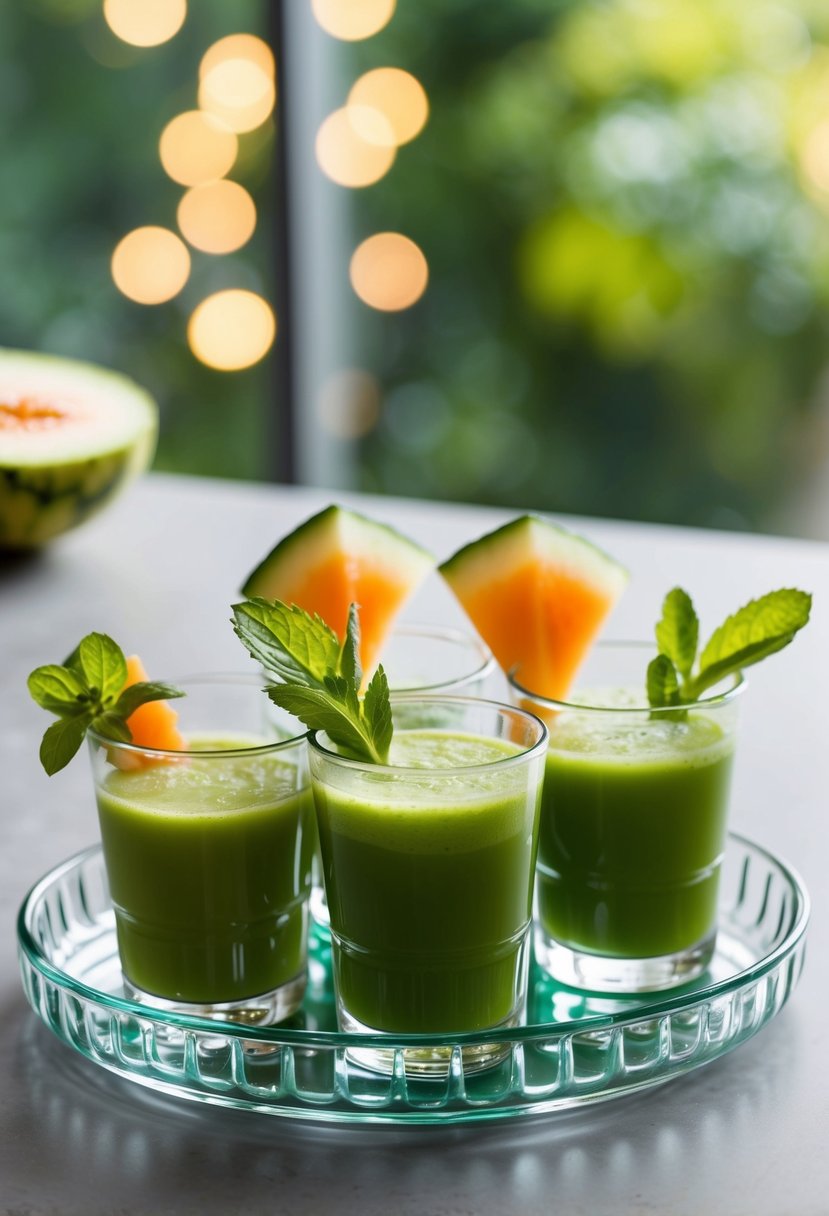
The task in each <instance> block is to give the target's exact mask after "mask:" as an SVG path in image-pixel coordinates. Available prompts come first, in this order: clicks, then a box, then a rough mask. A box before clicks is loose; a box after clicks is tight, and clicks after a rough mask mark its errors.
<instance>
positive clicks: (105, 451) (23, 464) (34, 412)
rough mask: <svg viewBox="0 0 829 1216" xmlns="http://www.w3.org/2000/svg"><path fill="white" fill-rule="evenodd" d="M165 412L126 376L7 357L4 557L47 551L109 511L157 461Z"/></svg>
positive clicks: (0, 513)
mask: <svg viewBox="0 0 829 1216" xmlns="http://www.w3.org/2000/svg"><path fill="white" fill-rule="evenodd" d="M157 434H158V408H157V406H156V403H155V401H154V400H153V399H152V397H151V396H150V395H149V394H148V393H147V392H145V391H144V390H143V389H142V388H140V387H139V386H138V385H137V384H135V383H134V382H133V381H132V380H129V379H128V378H127V377H126V376H122V375H119V374H118V373H116V372H112V371H108V370H106V369H104V368H101V367H97V366H95V365H93V364H90V363H83V362H80V361H78V360H74V359H61V358H58V357H56V356H52V355H41V354H35V353H31V352H28V351H9V350H0V548H6V549H28V548H35V547H37V546H40V545H43V544H45V543H46V542H48V541H50V540H52V539H53V538H54V537H55V536H57V535H59V534H60V533H61V532H65V531H66V530H67V529H68V528H73V527H75V526H77V525H78V524H80V523H83V522H84V520H86V519H88V518H89V517H90V516H92V515H94V514H96V513H97V512H98V511H100V510H101V508H102V507H104V506H106V504H107V503H108V502H110V501H111V500H112V499H113V498H114V497H115V496H116V494H118V493H119V492H120V491H121V490H122V489H124V487H125V486H126V485H128V484H129V482H130V481H132V479H133V478H134V477H135V476H137V474H138V473H140V472H142V471H143V470H144V469H145V468H146V467H147V465H148V464H149V462H150V460H151V459H152V455H153V452H154V451H155V444H156V437H157Z"/></svg>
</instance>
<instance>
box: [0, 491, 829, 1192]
mask: <svg viewBox="0 0 829 1216" xmlns="http://www.w3.org/2000/svg"><path fill="white" fill-rule="evenodd" d="M337 500H338V501H342V502H345V503H347V504H348V505H353V506H356V507H357V508H358V509H363V510H366V511H367V512H369V513H370V514H372V515H373V516H374V517H375V518H378V519H383V520H386V521H387V522H390V523H392V524H395V525H396V526H398V527H399V528H401V529H402V530H403V531H405V532H406V533H408V534H409V535H411V536H412V537H413V538H414V539H416V540H419V541H420V542H421V543H422V544H424V545H426V546H427V547H429V548H431V549H432V550H433V552H435V554H436V556H437V557H438V559H443V558H444V557H447V556H448V555H449V554H450V553H452V552H454V550H455V549H456V548H457V547H459V546H460V545H461V544H464V543H466V542H467V541H469V540H471V539H473V538H475V537H476V536H478V535H480V534H481V533H483V532H485V531H487V530H489V529H490V528H492V527H494V526H496V525H497V524H499V523H501V522H504V521H505V520H506V519H508V518H510V517H511V515H513V514H515V512H508V511H501V510H493V509H484V508H476V507H466V506H459V505H447V504H435V503H425V502H424V503H419V502H412V501H403V500H395V499H380V498H376V499H369V498H365V497H363V498H360V497H356V496H345V495H339V496H337ZM330 501H332V495H331V493H330V492H326V491H320V490H311V489H302V490H298V489H282V488H277V487H266V486H253V485H240V484H234V483H230V482H220V481H207V480H200V479H188V478H178V477H170V476H162V475H151V476H148V477H145V478H144V479H143V480H142V481H141V482H140V483H139V484H138V485H137V486H135V487H134V488H133V489H132V490H131V491H129V492H128V494H127V495H126V496H125V497H124V498H123V499H122V500H121V501H120V502H119V503H118V504H116V505H115V506H114V507H113V508H112V509H111V510H109V511H108V512H107V513H106V514H105V515H103V516H102V517H101V518H100V519H98V520H95V521H93V522H91V523H89V524H87V525H86V526H85V527H84V528H82V529H80V530H79V531H78V532H77V533H75V534H70V535H67V536H66V537H65V538H64V539H63V540H62V541H59V542H56V543H55V544H54V545H53V546H52V547H51V548H50V549H49V550H48V551H46V552H45V553H43V554H42V555H40V556H39V557H36V558H33V559H12V560H0V647H1V648H2V663H1V664H0V689H2V695H1V696H0V790H2V795H0V797H1V798H2V812H0V813H2V827H0V926H2V928H0V1214H3V1216H53V1214H60V1216H98V1214H105V1213H106V1214H109V1213H111V1214H112V1216H135V1214H138V1213H152V1214H156V1213H157V1214H159V1216H160V1214H165V1216H166V1214H169V1216H190V1214H193V1216H195V1214H197V1213H198V1214H199V1216H210V1214H212V1213H223V1214H226V1213H231V1212H233V1213H235V1212H239V1213H243V1214H244V1216H259V1214H260V1213H261V1214H264V1213H280V1214H283V1213H284V1214H286V1216H294V1214H296V1216H325V1214H326V1213H338V1214H342V1216H389V1214H399V1216H502V1214H509V1213H513V1212H514V1213H521V1214H522V1216H551V1214H552V1213H555V1216H581V1214H584V1216H605V1214H608V1216H610V1213H612V1214H613V1216H633V1214H636V1216H645V1214H646V1213H647V1214H650V1213H654V1214H659V1216H783V1214H789V1213H792V1214H793V1216H794V1214H796V1216H826V1213H827V1211H829V1153H827V1151H826V1128H827V1126H829V1085H827V1082H829V1066H827V1062H826V1061H827V1051H826V1047H825V1043H824V1040H825V1038H826V1029H825V1027H826V1022H827V1007H829V927H828V926H827V916H826V907H827V901H828V900H829V874H828V872H827V871H828V870H829V805H828V803H829V799H828V798H827V790H829V546H827V545H821V544H818V543H813V542H806V541H802V542H801V541H793V540H782V539H778V538H771V537H758V536H738V535H733V534H727V533H718V532H703V531H695V530H688V529H679V528H669V527H658V526H647V525H639V524H626V523H618V522H613V523H611V522H603V521H598V520H575V519H570V520H562V522H564V523H565V524H567V525H568V526H571V527H574V528H576V529H577V530H579V531H582V532H583V533H584V534H585V535H587V536H589V537H590V539H592V540H594V541H595V542H597V543H598V544H600V545H602V546H604V547H605V548H607V549H608V550H609V551H610V552H612V553H613V554H614V556H616V557H617V558H619V560H621V561H622V562H624V563H625V564H626V565H627V566H628V567H629V569H630V570H631V574H632V579H631V584H630V586H629V588H628V590H627V592H626V593H625V596H624V597H623V599H622V601H621V602H620V604H619V606H618V607H617V609H616V612H615V613H614V616H613V618H612V619H611V622H610V623H609V626H608V629H607V633H608V635H609V636H615V637H645V636H648V635H649V634H650V631H651V628H652V625H653V622H654V621H655V620H656V617H657V616H658V613H659V608H660V603H661V599H662V596H663V594H664V592H665V591H666V590H667V589H668V588H669V587H671V586H673V585H674V584H676V583H680V584H681V585H683V586H685V587H686V588H687V589H688V590H689V591H690V592H691V593H692V595H693V597H694V600H695V602H696V605H697V608H698V611H699V613H700V616H701V618H702V623H703V632H704V633H705V634H706V635H707V633H709V632H710V631H711V629H712V628H713V627H714V626H715V625H717V624H719V623H720V621H721V620H722V618H723V617H724V616H725V615H726V614H727V613H728V612H730V611H733V610H734V609H735V608H736V607H737V606H739V605H740V604H742V603H744V602H745V601H746V600H748V599H750V598H752V597H753V596H756V595H759V594H762V593H763V592H765V591H767V590H770V589H771V588H772V587H778V586H800V587H803V588H804V589H806V590H811V591H813V592H814V593H815V609H814V615H813V620H812V623H811V624H810V625H809V627H808V629H807V630H806V631H805V632H804V633H803V635H801V637H799V638H798V639H797V640H796V641H795V643H794V644H793V645H792V646H791V647H790V648H789V649H788V650H787V651H785V652H784V653H783V654H781V655H778V656H775V657H774V658H772V659H770V660H768V662H767V663H765V664H764V665H763V666H762V667H761V668H758V669H755V670H754V671H753V672H751V673H749V675H750V688H749V691H748V693H747V695H746V697H745V699H744V703H743V716H742V722H741V743H740V748H739V752H738V759H737V765H736V774H735V789H734V811H733V815H732V826H733V827H734V828H735V829H737V830H738V831H742V832H745V833H746V834H747V835H749V836H751V837H752V838H753V839H755V840H757V841H759V842H760V843H762V844H764V845H765V846H767V847H768V848H770V849H772V850H773V851H774V852H776V853H779V854H780V855H782V856H783V857H784V858H785V859H786V860H787V861H788V862H789V863H791V864H792V865H793V866H794V867H795V868H796V869H797V870H799V872H800V873H801V875H802V876H803V878H804V881H805V883H806V885H807V887H808V888H809V891H810V894H811V896H812V903H813V920H812V926H811V929H810V934H809V947H808V950H807V961H806V970H805V973H804V975H803V978H802V979H801V982H800V984H799V986H798V988H797V989H796V991H795V993H794V995H793V997H792V999H791V1001H790V1002H789V1004H788V1005H787V1006H786V1008H785V1009H784V1010H783V1012H782V1013H781V1014H780V1015H779V1016H778V1017H777V1018H775V1019H774V1020H773V1021H772V1022H771V1024H770V1025H769V1026H767V1027H766V1028H765V1029H764V1030H763V1031H761V1032H760V1033H759V1034H758V1035H757V1036H756V1037H754V1038H753V1039H752V1040H751V1041H749V1042H748V1043H746V1044H744V1045H743V1046H741V1047H739V1048H737V1049H736V1050H735V1051H733V1052H732V1053H731V1054H729V1055H728V1056H727V1057H725V1058H724V1059H722V1060H720V1061H718V1062H715V1063H713V1064H710V1065H708V1066H706V1067H705V1068H703V1069H701V1070H699V1071H697V1072H695V1073H693V1074H692V1075H690V1076H688V1077H685V1078H681V1079H678V1080H675V1081H673V1082H671V1083H670V1084H668V1085H665V1086H663V1087H661V1088H659V1089H656V1090H652V1091H650V1092H647V1093H644V1094H642V1095H638V1096H632V1097H625V1098H623V1099H620V1100H617V1101H613V1102H606V1103H603V1104H600V1105H597V1106H594V1107H592V1108H587V1109H583V1110H579V1111H576V1112H572V1113H565V1114H557V1115H547V1116H543V1117H538V1118H530V1119H519V1120H514V1121H509V1122H497V1123H491V1124H487V1125H485V1126H484V1125H471V1126H467V1127H452V1128H449V1127H437V1128H418V1127H411V1128H393V1127H387V1126H378V1127H366V1126H365V1125H364V1126H361V1127H357V1126H353V1127H349V1126H345V1127H342V1126H340V1127H328V1126H318V1125H315V1124H311V1123H302V1122H298V1121H297V1122H294V1121H289V1120H285V1119H282V1118H276V1117H272V1116H267V1115H258V1114H253V1113H250V1112H233V1111H229V1110H224V1109H219V1108H211V1107H207V1106H202V1105H197V1104H193V1103H188V1102H185V1101H183V1100H181V1099H175V1098H166V1097H163V1096H161V1095H158V1094H155V1093H153V1092H151V1091H148V1090H145V1089H142V1088H141V1087H139V1086H137V1085H134V1084H131V1083H129V1082H126V1081H123V1080H121V1079H119V1078H116V1077H114V1076H111V1075H109V1074H108V1073H106V1072H104V1071H103V1070H102V1069H100V1068H98V1067H96V1066H94V1065H92V1064H90V1063H88V1062H87V1061H85V1060H83V1059H82V1058H81V1057H80V1056H79V1055H77V1054H75V1053H74V1052H73V1051H71V1050H70V1049H69V1048H68V1047H66V1046H64V1045H63V1044H62V1043H60V1042H59V1041H58V1040H57V1039H56V1038H55V1037H54V1036H53V1035H52V1034H51V1033H50V1032H49V1031H47V1030H46V1028H45V1027H44V1026H43V1025H42V1024H41V1023H40V1022H39V1020H38V1019H37V1018H36V1017H35V1015H34V1014H33V1013H32V1012H31V1011H30V1010H29V1008H28V1006H27V1004H26V1002H25V999H24V997H23V992H22V988H21V985H20V979H19V975H18V970H17V961H16V954H15V918H16V915H17V909H18V907H19V905H20V902H21V900H22V898H23V896H24V895H25V893H26V891H27V890H28V888H29V887H30V886H31V884H32V883H33V882H34V881H35V880H36V879H37V878H39V877H40V876H41V875H42V874H43V873H44V872H45V871H46V870H48V869H50V868H51V867H52V866H53V865H55V864H56V863H57V862H59V861H61V860H62V859H63V858H65V857H67V856H69V855H70V854H72V853H74V852H76V851H77V850H79V849H80V848H83V847H84V846H85V845H87V844H90V843H92V842H93V841H94V840H95V839H96V838H97V822H96V816H95V809H94V804H93V800H92V797H91V781H90V777H89V773H88V771H87V766H86V764H85V761H84V757H83V756H81V757H79V758H78V759H77V760H76V761H75V762H74V763H73V764H72V765H71V766H70V767H69V768H68V769H67V770H65V771H64V772H63V773H61V774H59V775H58V776H57V777H55V778H52V779H51V780H50V779H49V778H47V777H46V776H45V775H44V774H43V772H42V770H41V769H40V766H39V762H38V759H37V749H38V742H39V739H40V736H41V734H42V731H43V729H44V726H45V725H46V719H45V716H44V715H43V713H42V711H40V710H38V709H37V707H36V706H35V705H34V704H33V703H32V702H31V701H30V700H29V698H28V694H27V692H26V686H25V679H26V676H27V674H28V672H29V671H30V670H31V669H32V668H33V667H35V666H37V665H38V664H40V663H43V662H47V661H57V662H59V661H61V659H62V658H63V656H64V655H65V654H66V653H67V652H68V651H69V649H70V648H71V647H72V646H73V645H74V644H75V643H76V642H77V641H78V639H79V638H80V637H81V636H82V635H83V634H84V633H86V632H89V631H90V630H92V629H102V630H105V631H106V632H108V633H111V634H112V635H113V636H114V637H115V638H116V639H117V640H118V641H119V642H120V643H121V644H122V645H123V646H124V648H125V649H127V650H129V651H138V652H140V654H141V655H142V657H143V658H144V661H145V664H146V666H147V668H148V669H149V670H150V672H152V673H153V675H154V676H157V677H159V678H165V677H170V678H174V677H175V676H177V675H184V674H186V673H187V672H188V671H194V670H209V669H212V670H231V669H234V668H235V669H240V668H241V669H244V668H245V667H246V665H247V662H248V661H247V659H246V658H245V656H244V654H243V653H242V651H241V648H240V645H239V643H238V642H237V641H236V639H235V638H234V636H233V633H232V630H231V628H230V625H229V623H228V615H229V612H228V609H229V605H230V604H231V603H232V602H233V600H234V599H235V598H236V597H237V596H238V588H239V585H240V583H241V582H242V580H243V578H244V576H245V575H246V574H247V573H248V571H249V570H250V569H251V568H252V567H253V565H255V564H256V563H257V562H258V561H259V559H260V558H261V557H262V556H263V554H264V553H265V552H266V551H267V550H268V549H269V548H270V547H271V546H272V545H273V544H274V543H275V541H276V540H277V539H278V538H279V537H280V536H282V535H283V534H284V533H285V532H287V531H288V530H290V529H291V528H292V527H294V526H295V525H296V524H297V523H299V522H300V521H301V520H302V519H304V518H306V517H307V516H308V515H309V514H311V513H312V512H313V511H315V510H318V509H320V508H322V507H323V506H325V505H327V504H328V503H329V502H330ZM405 618H406V619H407V620H409V621H420V622H427V623H437V622H442V623H446V624H454V625H463V624H464V621H463V616H462V613H461V611H460V609H459V608H458V607H457V605H456V604H455V602H454V601H453V600H452V598H451V596H450V594H449V592H448V590H447V589H446V588H445V587H444V586H443V584H442V583H441V581H440V580H439V578H438V577H437V576H435V577H433V578H430V579H429V580H428V581H427V583H426V584H425V585H424V586H423V587H422V589H421V590H420V591H419V592H418V594H417V596H416V597H415V599H414V600H413V601H412V603H411V604H410V605H409V607H408V608H407V609H406V612H405Z"/></svg>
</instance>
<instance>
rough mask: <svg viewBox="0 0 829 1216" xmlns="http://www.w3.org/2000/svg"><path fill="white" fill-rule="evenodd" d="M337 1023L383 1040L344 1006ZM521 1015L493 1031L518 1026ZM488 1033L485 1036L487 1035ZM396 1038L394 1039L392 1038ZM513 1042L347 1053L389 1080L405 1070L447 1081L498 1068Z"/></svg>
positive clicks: (379, 1032)
mask: <svg viewBox="0 0 829 1216" xmlns="http://www.w3.org/2000/svg"><path fill="white" fill-rule="evenodd" d="M337 1020H338V1022H339V1026H340V1029H341V1030H345V1031H354V1032H355V1033H357V1034H372V1035H378V1036H381V1035H383V1034H384V1032H383V1031H382V1030H374V1029H373V1028H372V1027H371V1026H365V1025H364V1024H363V1023H362V1022H358V1021H357V1019H356V1018H353V1017H352V1016H351V1014H350V1013H349V1012H348V1011H347V1010H346V1009H343V1008H342V1006H341V1005H338V1008H337ZM521 1020H522V1019H521V1017H520V1015H519V1014H518V1013H516V1014H514V1015H513V1016H512V1017H510V1018H507V1019H506V1021H504V1022H500V1023H499V1024H498V1025H497V1026H491V1027H490V1028H489V1029H490V1030H500V1029H502V1028H506V1027H509V1026H517V1025H519V1023H520V1022H521ZM484 1033H485V1032H484ZM388 1037H389V1038H392V1037H393V1036H392V1035H389V1036H388ZM511 1046H512V1045H511V1042H509V1041H507V1042H505V1043H475V1044H473V1045H472V1046H469V1047H438V1046H432V1045H430V1046H428V1047H349V1048H347V1050H346V1055H347V1056H348V1059H349V1060H350V1061H351V1062H352V1063H353V1064H358V1065H359V1066H360V1067H361V1068H366V1069H368V1070H369V1071H370V1072H379V1073H383V1074H384V1075H386V1076H389V1075H391V1074H392V1073H396V1072H398V1070H401V1069H402V1070H403V1071H404V1072H405V1074H406V1076H407V1077H424V1078H430V1077H434V1078H440V1077H447V1076H448V1075H449V1074H450V1072H451V1071H453V1070H454V1069H456V1068H458V1067H461V1068H462V1069H463V1072H464V1073H465V1074H469V1073H474V1072H482V1071H483V1070H484V1069H485V1068H494V1067H495V1065H496V1064H500V1063H501V1062H502V1061H503V1060H505V1059H506V1058H507V1056H508V1055H509V1054H510V1051H511Z"/></svg>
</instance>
